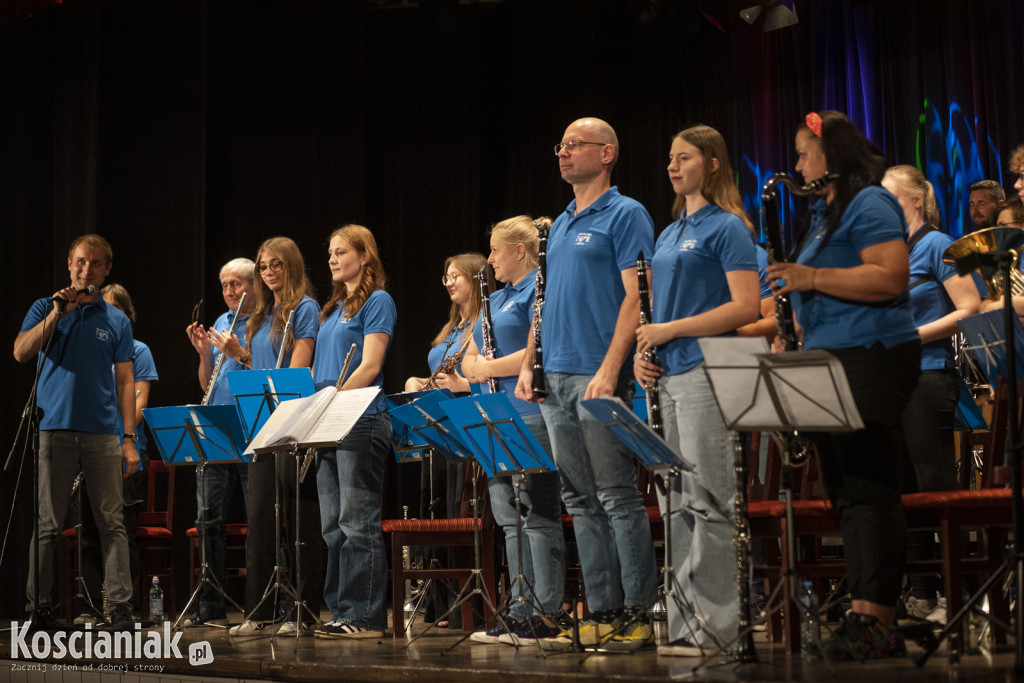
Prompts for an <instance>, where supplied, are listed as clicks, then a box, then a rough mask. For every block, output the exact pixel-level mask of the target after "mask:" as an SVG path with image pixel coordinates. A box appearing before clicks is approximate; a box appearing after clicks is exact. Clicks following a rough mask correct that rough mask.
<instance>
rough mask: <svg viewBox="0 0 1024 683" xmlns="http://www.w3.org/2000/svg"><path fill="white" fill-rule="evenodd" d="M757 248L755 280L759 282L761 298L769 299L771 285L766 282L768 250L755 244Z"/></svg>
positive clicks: (770, 296)
mask: <svg viewBox="0 0 1024 683" xmlns="http://www.w3.org/2000/svg"><path fill="white" fill-rule="evenodd" d="M754 249H756V250H757V281H758V282H760V283H761V298H762V299H770V298H772V296H774V295H773V294H772V287H771V285H769V284H768V252H767V251H765V250H764V247H762V246H761V245H760V244H755V245H754Z"/></svg>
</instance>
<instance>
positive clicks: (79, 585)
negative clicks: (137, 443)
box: [71, 462, 106, 620]
mask: <svg viewBox="0 0 1024 683" xmlns="http://www.w3.org/2000/svg"><path fill="white" fill-rule="evenodd" d="M84 483H85V475H84V474H83V473H82V463H81V462H79V463H78V475H77V476H76V477H75V483H74V485H73V486H72V487H71V495H73V496H75V507H77V508H78V522H77V523H76V524H75V558H76V560H77V562H78V574H77V575H76V576H75V592H74V594H73V595H72V596H71V605H72V608H73V607H74V605H75V601H76V600H81V601H82V604H85V605H88V606H89V608H90V609H91V610H92V611H93V614H95V615H97V616H99V617H100V619H101V620H102V619H105V618H106V615H104V614H103V609H102V607H100V608H97V607H96V603H95V602H94V601H93V599H92V596H91V595H90V594H89V587H88V586H87V585H86V583H85V565H84V564H83V562H82V555H83V551H82V528H83V526H84V524H83V518H82V512H83V508H84V506H83V505H82V485H83V484H84ZM72 611H74V610H73V609H72Z"/></svg>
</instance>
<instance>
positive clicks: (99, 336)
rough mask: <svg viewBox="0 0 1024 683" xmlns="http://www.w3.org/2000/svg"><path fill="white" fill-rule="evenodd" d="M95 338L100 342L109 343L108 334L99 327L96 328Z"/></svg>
mask: <svg viewBox="0 0 1024 683" xmlns="http://www.w3.org/2000/svg"><path fill="white" fill-rule="evenodd" d="M96 338H97V339H99V340H100V341H104V342H105V341H110V332H108V331H107V330H104V329H102V328H100V327H97V328H96Z"/></svg>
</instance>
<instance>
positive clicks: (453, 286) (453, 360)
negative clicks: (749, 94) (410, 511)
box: [405, 252, 487, 628]
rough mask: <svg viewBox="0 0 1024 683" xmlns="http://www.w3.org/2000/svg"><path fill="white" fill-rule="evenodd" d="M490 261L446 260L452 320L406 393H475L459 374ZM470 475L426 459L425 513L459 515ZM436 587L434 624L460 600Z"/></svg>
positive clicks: (454, 619)
mask: <svg viewBox="0 0 1024 683" xmlns="http://www.w3.org/2000/svg"><path fill="white" fill-rule="evenodd" d="M486 263H487V259H485V258H484V257H483V255H482V254H478V253H476V252H467V253H463V254H456V255H455V256H449V257H448V258H447V259H445V261H444V271H443V272H444V274H443V275H442V276H441V284H442V285H444V288H445V290H446V291H447V292H448V297H449V298H450V299H451V302H452V305H451V307H450V308H449V310H448V320H447V322H445V324H444V326H443V327H442V328H441V331H440V332H438V333H437V336H435V337H434V339H433V341H431V342H430V351H429V353H428V354H427V366H428V367H429V369H430V375H429V376H428V377H410V378H408V379H407V380H406V381H405V390H406V391H420V390H422V389H428V388H433V389H448V390H449V391H451V392H452V393H453V394H455V395H456V396H459V395H465V394H468V393H469V391H470V387H469V380H467V379H466V378H465V377H463V376H462V375H460V374H459V364H460V363H461V362H462V359H463V358H464V357H465V354H466V349H467V348H469V344H470V343H471V342H472V341H473V321H474V320H476V319H477V318H478V317H479V316H480V287H479V286H478V285H477V280H476V274H477V273H479V272H480V269H481V268H483V267H484V265H485V264H486ZM465 479H466V463H465V461H460V462H449V461H448V460H446V459H445V458H443V457H441V456H439V455H434V456H431V457H430V458H429V459H425V460H424V462H423V468H422V469H421V470H420V517H422V518H423V519H429V518H431V517H439V518H440V517H458V516H459V515H460V514H461V507H462V493H463V489H464V485H465ZM430 561H431V558H424V562H430ZM434 585H435V586H437V587H439V590H436V591H435V592H434V594H433V596H432V598H433V601H432V602H431V603H430V604H429V605H428V606H427V614H426V619H425V620H426V621H428V622H429V621H433V619H434V617H435V616H439V615H440V614H441V613H444V612H445V611H446V610H447V609H448V605H449V603H450V600H449V598H454V596H455V591H456V589H455V585H454V584H453V583H452V582H451V581H443V582H434ZM449 621H450V622H451V623H450V624H449ZM461 623H462V622H461V612H459V611H458V610H456V611H454V612H452V615H451V617H450V619H449V620H447V621H440V622H438V626H439V627H441V628H444V627H447V626H449V625H452V626H455V627H458V626H460V625H461Z"/></svg>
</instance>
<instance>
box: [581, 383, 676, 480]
mask: <svg viewBox="0 0 1024 683" xmlns="http://www.w3.org/2000/svg"><path fill="white" fill-rule="evenodd" d="M580 404H581V405H582V406H583V407H584V408H586V409H587V410H589V411H590V413H591V414H592V415H593V416H594V417H596V418H597V419H598V420H600V421H601V424H602V425H604V426H605V427H606V428H607V429H608V430H609V431H611V433H612V434H614V435H615V437H616V438H617V439H618V440H619V441H621V442H622V443H623V445H625V446H626V448H628V449H629V450H630V451H631V452H632V453H633V455H634V456H636V458H637V459H639V460H640V462H642V463H643V464H644V466H645V467H647V469H650V470H658V469H666V468H673V467H674V468H676V469H679V470H681V471H684V472H693V471H694V466H693V463H691V462H690V461H688V460H686V459H685V458H683V457H682V456H681V455H679V454H678V453H676V451H675V449H673V448H671V447H670V446H669V445H668V444H667V443H665V440H664V439H662V438H661V437H660V436H658V435H657V434H656V433H655V432H654V430H653V429H651V428H650V427H649V426H648V425H647V423H646V422H644V421H643V420H641V419H640V418H639V417H638V416H637V415H636V413H634V412H633V411H632V410H630V408H629V406H627V405H626V404H625V403H623V402H622V399H620V398H617V397H615V396H608V397H602V398H590V399H587V400H586V401H581V402H580Z"/></svg>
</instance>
